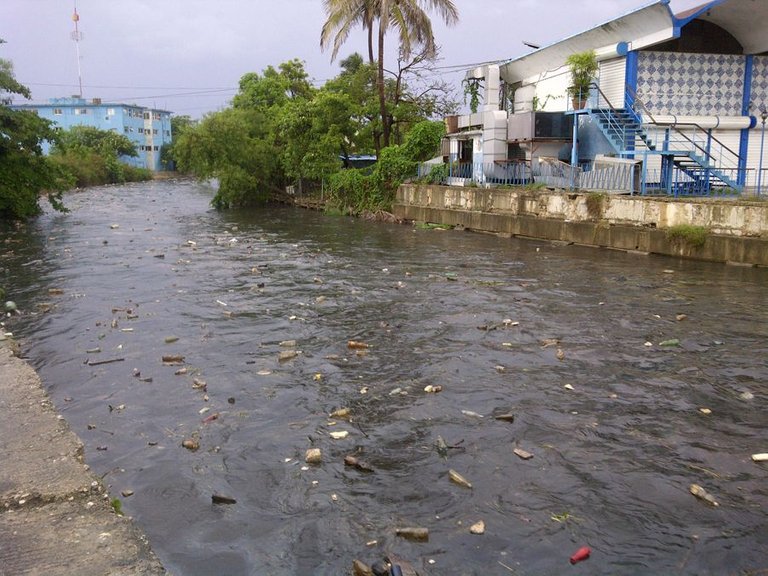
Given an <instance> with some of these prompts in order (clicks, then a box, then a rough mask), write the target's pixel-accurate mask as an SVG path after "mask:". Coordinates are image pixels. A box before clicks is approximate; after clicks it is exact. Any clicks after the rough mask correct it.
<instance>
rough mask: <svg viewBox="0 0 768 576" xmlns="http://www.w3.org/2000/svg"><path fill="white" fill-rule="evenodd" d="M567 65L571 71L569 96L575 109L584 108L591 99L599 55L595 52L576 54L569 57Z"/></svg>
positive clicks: (588, 51)
mask: <svg viewBox="0 0 768 576" xmlns="http://www.w3.org/2000/svg"><path fill="white" fill-rule="evenodd" d="M565 63H566V64H567V65H568V67H569V68H570V71H571V85H570V86H569V87H568V95H569V96H570V97H571V99H572V101H573V108H574V110H577V109H581V108H584V106H585V105H586V103H587V98H588V97H589V85H590V84H591V83H592V79H593V78H594V77H595V74H596V73H597V55H596V54H595V51H594V50H587V51H586V52H576V53H575V54H571V55H570V56H568V58H567V59H566V61H565Z"/></svg>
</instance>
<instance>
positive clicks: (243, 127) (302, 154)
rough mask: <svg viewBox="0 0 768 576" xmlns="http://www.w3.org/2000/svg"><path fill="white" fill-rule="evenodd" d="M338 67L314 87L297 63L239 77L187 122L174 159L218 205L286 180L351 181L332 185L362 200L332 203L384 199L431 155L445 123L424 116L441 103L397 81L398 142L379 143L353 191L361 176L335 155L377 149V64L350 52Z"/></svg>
mask: <svg viewBox="0 0 768 576" xmlns="http://www.w3.org/2000/svg"><path fill="white" fill-rule="evenodd" d="M341 68H342V70H341V73H340V74H339V75H338V76H337V77H336V78H334V79H332V80H329V81H328V82H327V83H326V84H325V85H324V86H323V87H322V88H319V89H318V88H314V87H313V86H312V84H311V83H310V81H309V79H308V76H307V73H306V72H305V70H304V65H303V63H301V62H300V61H298V60H291V61H289V62H285V63H283V64H281V65H280V66H278V67H277V68H274V67H272V66H270V67H268V68H266V69H265V70H264V71H263V72H262V73H261V74H257V73H254V72H252V73H248V74H246V75H244V76H243V77H242V79H241V80H240V90H239V92H238V93H237V95H236V96H235V97H234V99H233V102H232V107H230V108H228V109H225V110H223V111H220V112H216V113H213V114H209V115H208V116H206V117H205V118H203V120H202V121H201V122H200V123H199V124H196V125H190V126H187V127H186V129H185V130H184V132H183V133H182V134H181V135H180V136H179V138H178V140H176V141H175V142H174V145H173V159H174V160H175V161H176V162H177V163H178V166H179V168H180V169H181V170H183V171H187V172H191V173H193V174H195V175H196V176H198V177H199V178H203V179H216V180H218V183H219V188H218V191H217V194H216V196H215V198H214V200H213V204H214V205H215V206H217V207H219V208H226V207H233V206H242V205H247V204H253V203H257V202H263V201H266V200H268V199H269V198H270V196H271V195H273V194H284V193H285V189H286V187H287V186H293V187H294V189H297V191H299V192H300V193H311V192H313V191H315V190H319V189H321V188H322V187H323V186H324V185H325V183H327V182H329V181H330V179H333V178H336V179H337V180H338V181H342V180H344V179H345V178H347V179H349V183H347V184H345V185H343V186H337V187H336V189H337V190H339V191H340V192H339V194H342V195H344V194H355V195H362V197H364V198H366V200H365V201H358V200H348V199H343V198H341V196H338V197H337V198H336V199H337V200H338V203H339V204H343V205H345V206H357V207H363V206H368V207H370V206H374V205H381V206H386V205H387V204H388V203H389V202H391V198H392V196H393V193H392V190H393V189H392V186H396V183H399V182H402V180H403V179H404V178H406V177H408V176H412V175H413V174H415V171H416V164H415V163H416V162H417V161H420V160H426V159H428V158H430V157H432V156H434V155H435V154H436V152H437V150H438V148H439V142H440V138H441V137H442V130H443V124H442V122H426V123H425V122H424V120H425V118H427V117H429V116H430V115H431V114H432V113H433V112H434V111H435V110H436V108H439V106H440V104H436V100H435V99H434V98H430V97H425V96H424V95H423V94H418V95H416V94H414V95H411V93H410V92H409V88H408V85H407V82H405V80H404V76H403V77H399V78H398V82H397V85H398V86H397V89H398V90H399V91H400V93H401V97H400V100H399V102H398V103H397V104H396V106H395V107H394V108H393V109H394V110H396V111H397V115H396V124H393V125H396V126H397V129H398V135H399V136H400V137H401V138H402V139H403V144H402V145H401V146H392V147H390V148H391V149H384V150H382V151H381V153H380V159H381V161H380V163H379V166H378V167H377V168H376V169H375V170H374V173H373V174H370V179H369V180H365V183H364V184H361V186H362V188H361V189H360V190H355V191H354V193H353V192H351V191H350V190H351V188H352V186H353V185H354V184H355V183H360V182H362V180H361V179H360V178H368V176H366V175H365V174H360V175H359V177H358V175H355V174H354V171H344V172H343V173H342V172H341V171H342V166H343V163H342V158H347V157H349V156H352V155H356V154H371V153H373V151H374V150H375V149H376V147H375V138H376V133H377V130H378V128H377V126H378V125H379V124H380V118H379V116H378V102H377V95H376V69H375V66H374V65H371V64H368V63H365V62H364V61H363V58H362V57H361V56H359V55H357V54H354V55H352V56H350V57H349V58H347V59H345V60H344V61H343V62H342V63H341ZM393 87H394V83H393ZM369 172H370V170H369Z"/></svg>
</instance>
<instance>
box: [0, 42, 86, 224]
mask: <svg viewBox="0 0 768 576" xmlns="http://www.w3.org/2000/svg"><path fill="white" fill-rule="evenodd" d="M3 42H4V41H3V40H2V39H0V44H2V43H3ZM14 95H17V96H22V97H24V98H27V99H28V98H30V92H29V88H27V87H26V86H24V85H22V84H20V83H19V82H17V81H16V78H15V77H14V74H13V64H12V63H11V62H10V61H9V60H4V59H0V218H5V219H11V218H12V219H16V218H28V217H30V216H33V215H35V214H37V213H38V212H39V211H40V207H39V205H38V198H39V197H40V194H41V193H47V194H48V199H49V200H50V202H51V204H52V205H53V206H54V207H55V208H59V209H61V208H63V205H62V204H61V193H62V192H63V191H64V190H66V189H67V188H69V187H70V186H71V184H72V178H71V176H70V175H69V173H68V172H67V171H66V170H64V169H63V168H62V167H61V166H58V165H56V164H54V163H53V162H52V161H51V160H50V159H49V158H47V157H46V156H44V155H43V147H42V143H43V142H44V141H46V140H47V141H49V142H54V141H56V139H57V138H58V133H57V131H56V130H55V129H54V128H53V126H51V123H50V122H48V121H46V120H43V119H42V118H39V117H38V116H36V115H35V114H30V113H27V112H18V111H15V110H11V109H10V108H9V107H8V104H10V102H11V98H12V97H13V96H14Z"/></svg>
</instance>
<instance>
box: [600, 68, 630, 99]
mask: <svg viewBox="0 0 768 576" xmlns="http://www.w3.org/2000/svg"><path fill="white" fill-rule="evenodd" d="M598 65H599V85H600V90H602V91H603V94H605V98H607V99H608V102H606V100H605V98H603V97H602V96H600V98H599V101H598V102H599V106H600V107H601V108H607V107H608V106H609V103H610V105H612V106H613V107H614V108H624V91H625V88H624V86H625V80H626V69H627V59H626V58H613V59H612V60H603V61H602V62H600V63H599V64H598Z"/></svg>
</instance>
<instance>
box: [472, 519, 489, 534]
mask: <svg viewBox="0 0 768 576" xmlns="http://www.w3.org/2000/svg"><path fill="white" fill-rule="evenodd" d="M469 533H470V534H477V535H481V534H485V522H483V521H482V520H480V521H479V522H475V523H474V524H472V526H470V527H469Z"/></svg>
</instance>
